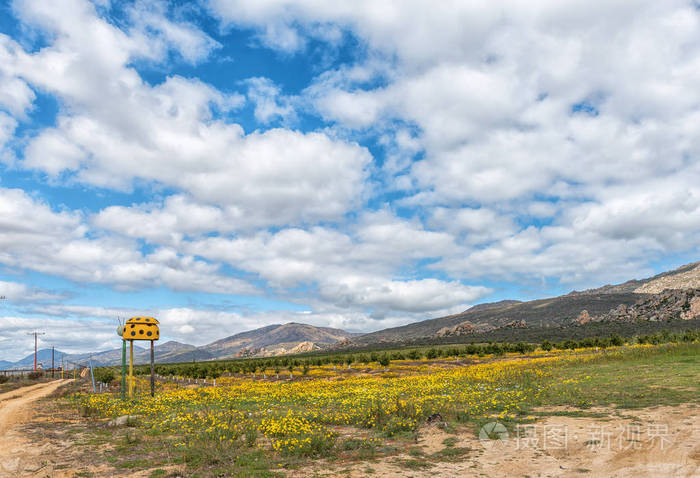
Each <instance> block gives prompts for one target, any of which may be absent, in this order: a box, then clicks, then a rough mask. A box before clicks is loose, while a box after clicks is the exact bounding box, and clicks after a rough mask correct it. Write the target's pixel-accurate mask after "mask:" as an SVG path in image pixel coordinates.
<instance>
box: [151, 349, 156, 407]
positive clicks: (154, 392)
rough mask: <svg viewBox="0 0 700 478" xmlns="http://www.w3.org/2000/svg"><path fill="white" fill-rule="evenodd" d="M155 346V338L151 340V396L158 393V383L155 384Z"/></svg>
mask: <svg viewBox="0 0 700 478" xmlns="http://www.w3.org/2000/svg"><path fill="white" fill-rule="evenodd" d="M154 356H155V352H154V346H153V340H151V397H153V396H155V394H156V384H155V378H154V374H155V366H154V365H153V362H154Z"/></svg>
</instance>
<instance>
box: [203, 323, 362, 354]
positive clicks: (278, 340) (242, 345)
mask: <svg viewBox="0 0 700 478" xmlns="http://www.w3.org/2000/svg"><path fill="white" fill-rule="evenodd" d="M356 335H357V334H352V333H350V332H346V331H344V330H340V329H332V328H329V327H314V326H313V325H308V324H298V323H295V322H290V323H288V324H281V325H280V324H275V325H268V326H267V327H262V328H260V329H255V330H250V331H248V332H243V333H240V334H236V335H232V336H231V337H226V338H224V339H221V340H217V341H216V342H212V343H210V344H209V345H205V346H203V347H199V348H198V349H197V351H201V352H205V353H207V354H210V355H211V356H212V357H216V358H234V357H240V356H269V355H281V354H284V353H291V351H292V350H294V349H296V351H301V349H305V351H310V350H314V349H318V348H322V347H325V346H328V345H331V344H335V343H337V342H340V341H342V340H345V339H348V338H351V337H354V336H356ZM302 344H304V345H303V346H301V345H302ZM300 346H301V347H300Z"/></svg>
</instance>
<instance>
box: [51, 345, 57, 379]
mask: <svg viewBox="0 0 700 478" xmlns="http://www.w3.org/2000/svg"><path fill="white" fill-rule="evenodd" d="M55 355H56V348H55V347H54V346H53V345H52V346H51V378H53V373H54V371H55V370H56V367H55V366H54V357H55Z"/></svg>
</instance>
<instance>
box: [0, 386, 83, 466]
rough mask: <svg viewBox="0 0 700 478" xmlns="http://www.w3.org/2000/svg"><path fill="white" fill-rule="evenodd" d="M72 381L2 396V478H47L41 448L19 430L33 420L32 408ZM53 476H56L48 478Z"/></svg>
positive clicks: (0, 428) (15, 391) (0, 405)
mask: <svg viewBox="0 0 700 478" xmlns="http://www.w3.org/2000/svg"><path fill="white" fill-rule="evenodd" d="M68 382H70V380H55V381H53V382H48V383H40V384H37V385H32V386H29V387H23V388H19V389H16V390H12V391H10V392H6V393H3V394H0V477H1V478H5V477H8V478H9V477H13V478H14V477H21V476H47V475H41V474H37V473H41V469H42V468H44V464H43V463H42V450H41V447H39V446H37V445H36V444H34V443H30V442H28V441H27V439H26V438H25V437H24V436H23V435H22V433H21V432H20V430H19V428H20V427H21V425H23V424H24V423H26V422H27V421H29V420H31V416H32V413H31V412H32V404H33V403H34V402H35V401H36V400H39V399H40V398H43V397H45V396H47V395H49V394H51V393H53V392H54V391H55V390H56V389H57V388H58V387H60V386H61V385H64V384H66V383H68ZM48 476H53V475H48Z"/></svg>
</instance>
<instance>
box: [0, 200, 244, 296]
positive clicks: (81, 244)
mask: <svg viewBox="0 0 700 478" xmlns="http://www.w3.org/2000/svg"><path fill="white" fill-rule="evenodd" d="M92 232H93V231H91V230H90V229H89V227H88V226H87V225H86V224H85V223H84V222H83V218H82V215H81V214H80V213H76V212H71V211H62V212H54V211H52V210H51V208H50V207H49V206H48V205H47V204H45V203H43V202H41V201H39V200H35V199H33V198H31V197H29V196H28V195H27V194H26V193H24V191H22V190H19V189H3V188H0V263H3V264H5V265H7V266H10V267H13V268H17V269H20V270H33V271H37V272H42V273H46V274H51V275H57V276H60V277H65V278H67V279H70V280H73V281H76V282H83V283H93V284H95V283H96V284H109V285H114V286H117V287H119V288H122V289H135V288H152V287H159V286H161V285H165V286H167V287H170V288H171V289H173V290H180V291H188V290H189V291H204V292H215V293H226V294H232V293H233V294H235V293H241V294H256V293H257V292H258V291H257V288H256V287H254V286H252V285H250V284H248V283H247V282H245V281H242V280H240V279H236V278H233V277H230V276H226V275H222V274H221V273H220V272H219V266H218V265H216V264H209V263H206V262H203V261H201V260H197V259H195V258H194V257H192V256H188V255H182V254H178V253H177V252H176V251H174V250H172V249H170V248H166V247H162V248H157V249H155V250H154V251H153V252H151V253H149V254H145V255H144V254H142V253H141V252H139V251H138V250H137V249H138V245H137V244H136V243H134V242H133V241H130V240H126V239H121V238H118V237H111V236H99V237H95V238H91V237H89V235H91V233H92Z"/></svg>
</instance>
